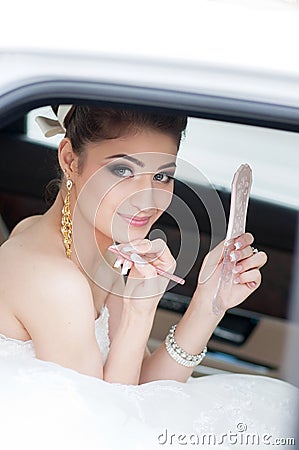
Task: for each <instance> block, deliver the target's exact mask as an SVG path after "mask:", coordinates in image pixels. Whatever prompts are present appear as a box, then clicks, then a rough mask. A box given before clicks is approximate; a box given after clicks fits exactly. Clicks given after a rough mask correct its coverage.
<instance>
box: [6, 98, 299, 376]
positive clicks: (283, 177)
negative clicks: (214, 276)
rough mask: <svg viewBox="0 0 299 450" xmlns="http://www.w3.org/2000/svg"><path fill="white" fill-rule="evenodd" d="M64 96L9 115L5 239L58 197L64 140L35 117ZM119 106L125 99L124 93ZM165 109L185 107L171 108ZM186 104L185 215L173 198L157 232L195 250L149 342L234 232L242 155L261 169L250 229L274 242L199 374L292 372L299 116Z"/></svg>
mask: <svg viewBox="0 0 299 450" xmlns="http://www.w3.org/2000/svg"><path fill="white" fill-rule="evenodd" d="M55 100H56V99H53V100H51V99H50V98H45V99H43V101H39V103H37V104H35V105H31V104H28V105H25V106H23V108H20V109H19V110H15V111H14V114H11V115H10V116H9V117H8V119H6V120H2V121H1V120H0V126H1V129H0V152H1V153H0V161H1V163H0V243H2V242H4V241H5V240H6V239H7V237H8V236H9V233H10V231H11V230H12V229H13V227H14V226H15V225H16V224H17V223H18V222H19V221H20V220H22V219H23V218H25V217H28V216H31V215H35V214H42V213H44V212H45V211H46V210H47V208H48V207H49V199H48V198H47V195H46V186H47V185H48V183H49V181H50V180H53V179H55V178H56V177H57V172H56V162H57V152H56V149H57V145H58V141H57V140H55V139H54V138H53V139H52V140H51V139H48V140H45V139H44V138H43V136H42V134H41V132H40V131H39V130H38V128H37V126H36V124H35V120H34V117H35V116H36V115H37V114H38V113H39V112H40V111H49V105H50V104H55V103H56V101H55ZM71 101H72V102H74V99H71ZM83 101H84V100H82V99H81V100H80V102H81V103H82V102H83ZM85 102H86V103H87V102H88V99H86V100H85ZM67 103H70V101H68V102H67ZM98 104H99V105H101V104H103V103H101V102H100V101H99V102H98ZM119 106H124V105H123V104H122V105H120V104H118V103H115V107H119ZM125 106H127V107H134V105H129V104H128V105H125ZM138 107H139V108H140V107H144V108H148V105H143V106H142V105H141V106H140V105H139V106H138ZM154 109H155V107H154V106H151V110H154ZM159 110H160V111H161V107H160V109H159ZM162 111H165V112H167V113H172V114H176V113H178V110H175V109H173V110H171V109H169V108H164V109H163V108H162ZM185 112H186V113H187V114H188V116H189V121H188V126H187V130H186V135H185V137H184V138H183V140H182V144H181V149H180V151H179V155H178V159H179V163H178V169H177V175H176V179H175V189H174V196H175V198H176V199H179V200H180V201H181V203H178V204H179V205H183V206H182V209H180V208H177V209H179V210H180V211H181V216H180V217H179V218H177V217H175V213H174V212H173V211H172V210H171V207H170V209H169V211H166V212H165V213H164V214H163V215H162V216H161V217H160V219H159V221H158V222H157V223H156V224H155V226H154V227H153V229H152V230H151V232H150V234H149V238H150V239H155V238H157V237H162V238H165V239H166V240H167V244H168V246H169V248H170V249H171V251H172V253H173V255H174V256H175V257H177V258H179V256H180V254H181V253H180V251H181V247H183V250H182V252H184V245H183V244H184V243H185V244H186V243H187V246H186V245H185V248H187V259H188V257H189V260H188V261H187V263H186V260H184V259H183V258H182V263H181V265H180V262H179V263H178V266H177V272H176V273H177V274H178V275H179V276H182V277H184V278H185V280H186V282H185V284H184V285H180V284H174V283H173V284H171V283H170V285H169V288H168V289H167V291H166V292H165V294H164V295H163V297H162V299H161V301H160V303H159V307H158V311H157V314H156V318H155V322H154V325H153V329H152V332H151V337H150V340H149V348H150V349H151V350H154V349H155V348H156V347H157V346H159V345H160V344H161V342H162V341H163V340H164V338H165V336H166V334H167V332H168V330H169V328H170V326H171V325H173V324H174V323H177V322H178V320H179V319H180V317H181V316H182V314H183V313H184V312H185V311H186V309H187V307H188V304H189V302H190V299H191V297H192V294H193V292H194V290H195V287H196V283H197V276H198V273H199V269H200V266H201V263H202V261H203V258H204V256H205V254H206V253H207V252H208V251H209V249H210V248H211V247H213V246H214V245H216V244H217V243H218V242H220V241H221V240H223V239H224V237H225V231H226V224H227V220H228V215H229V207H230V183H231V180H232V177H233V174H234V172H235V171H236V170H237V168H238V166H239V165H240V164H242V163H248V164H249V165H250V166H251V167H252V170H253V187H252V192H251V196H250V201H249V208H248V216H247V230H248V231H250V232H251V233H252V234H253V235H254V236H255V242H254V246H255V247H257V248H258V249H259V250H264V251H266V252H267V254H268V262H267V264H266V265H265V267H264V268H263V269H262V276H263V281H262V285H261V286H260V287H259V289H257V291H256V292H254V293H253V294H252V295H251V296H250V297H249V298H248V299H247V300H246V301H245V302H244V303H242V304H241V305H240V306H239V307H237V308H233V309H231V310H229V311H228V312H227V313H226V315H225V317H224V318H223V319H222V320H221V322H220V324H219V325H218V326H217V328H216V330H215V332H214V334H213V335H212V337H211V339H210V341H209V343H208V353H207V356H206V358H205V359H204V361H203V362H202V364H201V365H200V366H198V367H196V369H195V370H194V372H193V376H195V377H197V376H203V375H206V374H212V373H221V372H227V371H228V372H238V373H251V374H257V375H259V374H260V375H267V376H271V377H272V376H273V377H277V378H281V379H284V377H285V374H284V367H283V361H284V348H285V344H286V339H287V335H288V333H289V332H290V330H292V327H293V324H292V321H291V317H290V301H291V292H292V284H293V280H294V273H295V259H296V240H297V232H298V208H299V203H298V198H299V195H298V188H296V186H297V185H298V181H297V178H296V171H297V169H298V162H299V161H298V151H297V149H298V144H299V135H298V130H297V129H296V126H295V125H294V126H292V125H291V124H287V123H284V124H282V123H278V122H277V121H271V120H270V119H269V121H265V120H264V119H259V118H258V116H257V117H255V118H254V120H253V119H252V118H251V119H250V120H249V119H248V118H247V119H246V118H244V117H242V116H240V117H236V115H235V116H234V117H232V115H229V114H227V115H226V114H224V113H223V112H222V113H221V114H216V113H215V114H214V115H213V114H211V113H210V114H205V113H204V112H203V111H200V110H199V109H198V111H195V110H193V111H190V110H188V109H186V111H185ZM177 209H176V210H177ZM214 216H215V217H216V219H214ZM217 217H218V219H219V220H217ZM211 218H212V219H213V220H211ZM212 225H213V226H212ZM184 239H185V241H184ZM183 241H184V242H183ZM185 252H186V250H185ZM185 267H187V268H188V271H186V270H185ZM184 270H185V272H184Z"/></svg>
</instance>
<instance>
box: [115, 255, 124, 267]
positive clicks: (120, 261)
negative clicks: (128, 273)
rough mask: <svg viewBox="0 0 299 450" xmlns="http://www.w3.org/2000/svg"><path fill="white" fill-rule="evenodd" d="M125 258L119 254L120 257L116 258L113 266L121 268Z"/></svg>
mask: <svg viewBox="0 0 299 450" xmlns="http://www.w3.org/2000/svg"><path fill="white" fill-rule="evenodd" d="M124 261H125V260H124V258H122V257H121V256H118V258H116V261H115V263H114V264H113V267H115V269H119V267H120V266H121V265H122V264H123V263H124Z"/></svg>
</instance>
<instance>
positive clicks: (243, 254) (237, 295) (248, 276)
mask: <svg viewBox="0 0 299 450" xmlns="http://www.w3.org/2000/svg"><path fill="white" fill-rule="evenodd" d="M253 240H254V238H253V236H252V234H250V233H244V234H242V235H241V236H239V237H238V238H236V239H234V240H233V245H232V246H230V247H229V250H230V254H234V257H235V258H236V259H235V261H236V263H235V266H234V269H233V283H232V288H231V291H230V294H229V295H228V296H227V298H222V303H223V304H222V305H221V306H222V310H223V311H224V312H225V311H226V310H227V309H229V308H232V307H234V306H237V305H239V304H240V303H242V302H243V301H244V300H245V299H246V298H247V297H248V296H249V295H250V294H251V293H252V292H253V291H255V290H256V289H257V288H258V287H259V286H260V284H261V273H260V268H261V267H262V266H263V265H264V264H266V262H267V255H266V253H265V252H258V253H253V250H252V247H251V244H252V243H253ZM236 244H237V245H236ZM236 247H237V248H236ZM224 250H225V247H224V241H223V242H221V243H220V244H218V245H217V247H215V248H214V249H213V250H212V251H211V252H209V253H208V254H207V255H206V257H205V259H204V261H203V264H202V268H201V270H200V274H199V277H198V287H197V289H198V292H199V293H200V297H201V298H203V297H207V299H208V300H207V301H210V302H211V305H212V300H213V298H214V295H215V293H216V289H217V286H218V281H219V278H220V275H221V266H222V261H223V254H224Z"/></svg>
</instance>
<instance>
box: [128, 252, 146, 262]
mask: <svg viewBox="0 0 299 450" xmlns="http://www.w3.org/2000/svg"><path fill="white" fill-rule="evenodd" d="M130 258H131V260H132V261H133V262H134V263H137V264H147V261H146V260H145V259H143V258H141V256H139V255H137V253H132V254H131V255H130Z"/></svg>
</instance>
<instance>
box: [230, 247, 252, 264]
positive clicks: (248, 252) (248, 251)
mask: <svg viewBox="0 0 299 450" xmlns="http://www.w3.org/2000/svg"><path fill="white" fill-rule="evenodd" d="M255 254H257V253H255ZM252 255H253V249H252V247H251V245H248V246H247V247H244V248H242V249H240V250H233V251H232V252H230V255H229V256H230V260H231V261H232V262H235V261H241V260H243V259H245V258H249V257H250V256H252Z"/></svg>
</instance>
